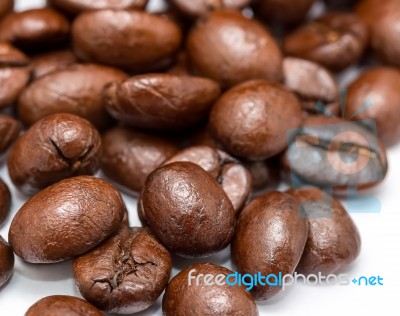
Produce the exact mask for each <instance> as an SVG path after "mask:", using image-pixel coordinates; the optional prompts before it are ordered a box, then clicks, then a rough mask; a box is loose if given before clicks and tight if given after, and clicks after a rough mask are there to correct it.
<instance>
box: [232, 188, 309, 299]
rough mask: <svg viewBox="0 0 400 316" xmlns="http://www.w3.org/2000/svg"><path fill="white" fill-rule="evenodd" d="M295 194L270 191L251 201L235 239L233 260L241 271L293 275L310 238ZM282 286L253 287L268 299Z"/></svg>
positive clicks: (240, 219)
mask: <svg viewBox="0 0 400 316" xmlns="http://www.w3.org/2000/svg"><path fill="white" fill-rule="evenodd" d="M299 210H300V203H299V201H298V200H297V199H296V198H294V197H293V196H292V195H290V194H287V193H281V192H271V193H267V194H265V195H262V196H260V197H258V198H256V199H255V200H253V201H252V202H250V204H248V205H247V206H246V207H245V208H244V210H243V212H242V214H241V216H240V218H239V221H238V225H237V227H236V233H235V238H234V239H233V241H232V260H233V262H234V264H235V266H236V268H237V270H238V272H239V273H241V274H245V273H249V274H251V275H254V274H257V273H259V272H260V273H261V274H262V275H265V276H266V275H269V274H275V275H278V273H282V275H285V274H292V273H293V272H294V270H295V268H296V266H297V264H298V263H299V261H300V258H301V255H302V253H303V249H304V246H305V244H306V240H307V230H308V227H307V221H306V219H305V218H302V217H301V216H300V213H299ZM281 289H282V287H281V286H270V285H268V284H266V285H260V284H257V285H255V286H254V287H253V289H252V290H251V293H252V294H253V296H254V298H255V299H256V300H268V299H270V298H271V297H273V296H274V295H276V294H277V293H278V292H279V291H280V290H281Z"/></svg>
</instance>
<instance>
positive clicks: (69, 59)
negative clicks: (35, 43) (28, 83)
mask: <svg viewBox="0 0 400 316" xmlns="http://www.w3.org/2000/svg"><path fill="white" fill-rule="evenodd" d="M76 62H77V58H76V56H75V55H74V54H73V53H72V51H70V50H60V51H55V52H50V53H45V54H41V55H37V56H35V57H34V58H33V59H32V61H31V64H30V66H31V69H32V79H34V80H36V79H38V78H40V77H43V76H44V75H47V74H49V73H52V72H54V71H57V70H61V69H63V68H66V67H67V66H71V65H73V64H75V63H76Z"/></svg>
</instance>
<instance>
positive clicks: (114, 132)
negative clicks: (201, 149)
mask: <svg viewBox="0 0 400 316" xmlns="http://www.w3.org/2000/svg"><path fill="white" fill-rule="evenodd" d="M178 150H179V147H178V146H177V144H176V142H175V141H173V140H171V139H167V138H163V137H160V136H156V135H149V134H145V133H143V132H140V131H136V130H133V129H127V128H114V129H111V130H109V131H107V132H106V133H105V134H104V135H103V146H102V154H101V158H100V162H101V169H102V171H103V172H104V174H105V175H106V176H107V177H108V178H109V179H111V180H113V181H115V182H116V183H118V184H120V185H121V186H123V188H124V189H125V190H127V191H128V192H129V193H134V194H137V193H138V192H140V190H141V189H142V187H143V185H144V183H145V181H146V178H147V176H148V175H149V174H150V173H151V172H152V171H153V170H155V169H156V168H158V167H159V166H160V165H161V164H162V163H163V162H164V161H165V160H167V159H168V158H170V157H172V156H173V155H174V154H175V153H176V152H178Z"/></svg>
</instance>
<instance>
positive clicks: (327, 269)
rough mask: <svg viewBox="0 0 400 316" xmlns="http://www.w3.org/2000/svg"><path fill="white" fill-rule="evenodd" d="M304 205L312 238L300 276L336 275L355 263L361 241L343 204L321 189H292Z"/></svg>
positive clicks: (298, 269) (299, 270) (305, 251)
mask: <svg viewBox="0 0 400 316" xmlns="http://www.w3.org/2000/svg"><path fill="white" fill-rule="evenodd" d="M288 193H290V194H293V195H294V196H295V197H296V198H298V199H299V200H300V202H301V203H302V204H301V206H302V208H303V210H302V211H303V212H305V215H306V217H307V221H308V238H307V242H306V246H305V248H304V252H303V255H302V257H301V259H300V262H299V265H298V266H297V268H296V271H297V273H301V274H304V275H308V274H316V275H317V274H318V273H321V274H322V275H329V274H333V273H335V272H336V271H338V270H339V269H341V268H343V267H344V266H346V265H348V264H350V263H351V262H353V261H354V260H355V259H356V258H357V256H358V254H359V253H360V246H361V239H360V234H359V232H358V230H357V227H356V225H355V224H354V222H353V220H352V219H351V217H350V216H349V214H348V213H347V211H346V210H345V208H344V207H343V205H342V204H341V203H340V202H339V201H338V200H336V199H335V198H333V197H332V196H329V195H327V194H326V193H325V192H323V191H321V190H319V189H299V190H291V191H289V192H288Z"/></svg>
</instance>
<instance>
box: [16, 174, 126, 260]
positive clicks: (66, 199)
mask: <svg viewBox="0 0 400 316" xmlns="http://www.w3.org/2000/svg"><path fill="white" fill-rule="evenodd" d="M124 211H125V205H124V203H123V201H122V198H121V195H120V193H119V192H118V191H117V190H116V189H115V188H114V187H113V186H111V185H110V184H109V183H107V182H105V181H103V180H101V179H98V178H94V177H89V176H80V177H75V178H70V179H66V180H62V181H60V182H58V183H56V184H54V185H52V186H50V187H48V188H47V189H44V190H43V191H41V192H39V193H38V194H36V195H35V196H33V197H32V198H31V199H30V200H28V202H26V203H25V204H24V205H23V206H22V207H21V209H20V210H19V211H18V212H17V214H16V215H15V217H14V219H13V221H12V223H11V227H10V231H9V241H10V244H11V246H12V248H13V250H14V252H15V254H16V255H18V256H19V257H21V258H23V259H24V260H25V261H28V262H31V263H53V262H59V261H63V260H67V259H69V258H72V257H75V256H78V255H81V254H83V253H85V252H87V251H89V250H90V249H92V248H93V247H95V246H97V245H99V244H100V243H101V242H102V241H104V240H105V239H106V238H108V237H109V236H110V235H111V234H113V233H114V232H115V231H116V230H117V229H118V228H119V227H120V225H121V222H122V219H123V217H124Z"/></svg>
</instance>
